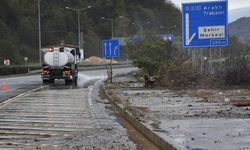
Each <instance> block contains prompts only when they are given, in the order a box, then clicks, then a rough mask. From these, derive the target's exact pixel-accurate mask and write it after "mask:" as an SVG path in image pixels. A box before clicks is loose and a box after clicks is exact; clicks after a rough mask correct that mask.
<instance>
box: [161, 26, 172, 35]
mask: <svg viewBox="0 0 250 150" xmlns="http://www.w3.org/2000/svg"><path fill="white" fill-rule="evenodd" d="M160 28H161V29H167V31H168V34H170V29H172V28H176V25H173V26H169V27H164V26H160Z"/></svg>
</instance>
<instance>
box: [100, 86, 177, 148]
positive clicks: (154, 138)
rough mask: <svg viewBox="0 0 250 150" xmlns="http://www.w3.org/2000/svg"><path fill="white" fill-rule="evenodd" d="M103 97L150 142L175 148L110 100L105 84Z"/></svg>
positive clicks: (163, 146) (121, 106) (161, 146)
mask: <svg viewBox="0 0 250 150" xmlns="http://www.w3.org/2000/svg"><path fill="white" fill-rule="evenodd" d="M101 88H103V91H104V94H105V97H106V98H107V99H108V100H109V102H110V103H111V104H112V105H113V107H114V109H115V110H116V111H117V112H118V113H119V115H121V116H122V117H123V118H124V119H126V120H127V121H128V122H129V123H130V124H131V125H132V126H133V127H134V128H136V129H137V130H138V131H139V132H140V133H141V134H143V135H144V136H145V137H146V138H148V139H149V140H150V141H151V142H152V143H154V144H155V145H156V146H157V147H159V148H160V149H162V150H176V149H177V148H176V147H174V146H173V145H172V144H170V143H169V142H167V141H165V140H164V139H163V138H162V137H160V136H158V135H157V134H156V133H154V132H153V131H152V130H151V129H149V128H148V127H147V126H145V125H144V124H142V123H141V122H140V121H138V120H136V119H135V118H134V117H133V115H132V114H131V113H129V112H128V111H127V110H124V106H123V105H122V104H118V103H116V102H114V100H112V97H111V96H110V95H109V94H108V93H107V89H106V87H105V85H103V86H102V87H101Z"/></svg>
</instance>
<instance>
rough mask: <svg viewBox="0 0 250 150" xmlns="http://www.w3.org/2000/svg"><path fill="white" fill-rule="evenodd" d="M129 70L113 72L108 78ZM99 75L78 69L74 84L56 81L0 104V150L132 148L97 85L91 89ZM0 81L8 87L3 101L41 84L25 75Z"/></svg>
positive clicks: (38, 77)
mask: <svg viewBox="0 0 250 150" xmlns="http://www.w3.org/2000/svg"><path fill="white" fill-rule="evenodd" d="M135 69H136V68H122V69H115V70H114V74H117V73H126V72H130V71H132V70H135ZM105 77H106V70H96V71H83V72H80V73H79V82H78V85H67V86H66V85H65V84H64V81H63V80H58V81H56V83H55V84H54V85H52V86H49V87H48V88H46V89H42V90H38V91H35V92H32V93H29V94H27V95H25V96H22V97H20V98H18V99H15V100H13V101H10V102H8V103H6V104H5V105H2V106H0V149H18V150H20V149H25V150H27V149H53V150H54V149H60V150H62V149H67V150H69V149H103V150H110V149H131V150H134V149H136V146H135V144H133V142H131V141H130V140H129V139H128V135H127V132H126V130H125V129H124V128H123V127H122V126H121V125H120V124H119V121H117V120H119V119H117V118H116V116H115V115H114V114H113V111H112V110H111V109H109V108H110V107H111V106H110V104H108V103H107V102H105V99H102V98H100V97H99V92H98V87H99V86H93V83H95V82H96V81H98V80H100V79H103V78H105ZM1 82H6V83H7V84H8V87H9V89H8V91H6V92H1V100H2V101H4V100H7V96H8V97H13V96H16V95H18V94H20V93H22V92H25V91H28V90H30V89H34V88H37V87H39V86H41V82H42V81H41V79H40V76H29V77H15V78H6V79H1ZM96 85H98V84H96ZM3 95H5V97H4V96H3ZM3 97H4V98H3Z"/></svg>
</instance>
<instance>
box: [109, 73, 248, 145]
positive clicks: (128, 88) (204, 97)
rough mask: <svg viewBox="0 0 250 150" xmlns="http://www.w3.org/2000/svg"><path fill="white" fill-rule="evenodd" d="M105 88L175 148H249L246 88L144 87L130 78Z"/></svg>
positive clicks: (130, 76) (119, 79)
mask: <svg viewBox="0 0 250 150" xmlns="http://www.w3.org/2000/svg"><path fill="white" fill-rule="evenodd" d="M113 83H114V84H113V85H107V88H108V89H109V90H110V92H112V95H113V97H114V99H116V102H117V103H121V104H123V105H124V106H125V109H126V110H128V111H129V112H130V113H132V114H133V116H134V117H135V118H136V119H137V120H139V121H140V122H141V123H142V124H144V125H146V126H147V127H148V128H150V129H151V130H152V131H153V132H155V133H157V134H158V135H159V136H160V137H162V138H164V139H165V140H166V141H168V142H169V143H171V144H173V145H174V146H175V147H176V148H177V149H225V150H230V149H232V150H235V149H250V126H249V124H250V107H249V106H245V107H236V106H234V103H235V102H237V101H242V100H244V101H247V102H248V100H249V99H250V91H249V90H247V89H234V90H218V89H196V90H169V89H162V88H161V89H159V88H158V89H157V88H144V86H143V83H140V82H138V80H137V79H136V78H134V77H133V75H129V76H128V75H127V76H119V77H116V78H115V79H114V82H113Z"/></svg>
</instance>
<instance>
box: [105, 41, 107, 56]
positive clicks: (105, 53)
mask: <svg viewBox="0 0 250 150" xmlns="http://www.w3.org/2000/svg"><path fill="white" fill-rule="evenodd" d="M104 53H105V56H106V55H107V43H106V42H105V43H104Z"/></svg>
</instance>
